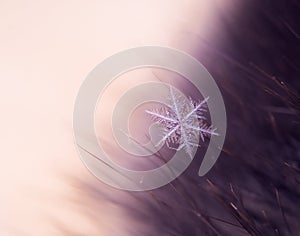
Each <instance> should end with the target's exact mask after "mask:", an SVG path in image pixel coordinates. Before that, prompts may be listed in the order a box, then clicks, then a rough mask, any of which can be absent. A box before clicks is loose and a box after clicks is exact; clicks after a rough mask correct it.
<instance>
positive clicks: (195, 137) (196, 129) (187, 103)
mask: <svg viewBox="0 0 300 236" xmlns="http://www.w3.org/2000/svg"><path fill="white" fill-rule="evenodd" d="M168 99H169V105H164V106H162V107H160V108H158V109H154V110H146V113H148V114H149V115H151V117H152V120H153V121H154V122H155V123H157V124H159V125H160V126H161V128H162V130H163V136H162V139H161V140H160V141H159V142H158V143H157V144H156V146H158V145H160V144H162V143H165V144H166V145H167V147H168V148H170V149H175V150H181V149H183V150H184V151H185V152H186V153H187V154H188V155H189V157H190V158H193V149H194V148H195V147H199V146H200V145H199V139H200V140H201V141H202V142H204V140H205V137H210V136H211V135H218V133H217V132H216V128H213V127H212V126H210V125H209V124H207V122H206V118H205V116H204V114H205V112H206V111H207V110H206V109H205V107H206V102H207V100H208V99H209V98H208V97H207V98H205V99H204V100H202V101H200V102H196V101H194V100H193V99H191V98H189V99H188V100H187V99H186V98H185V97H183V95H181V94H180V93H178V92H177V93H175V91H174V90H173V89H170V94H169V98H168Z"/></svg>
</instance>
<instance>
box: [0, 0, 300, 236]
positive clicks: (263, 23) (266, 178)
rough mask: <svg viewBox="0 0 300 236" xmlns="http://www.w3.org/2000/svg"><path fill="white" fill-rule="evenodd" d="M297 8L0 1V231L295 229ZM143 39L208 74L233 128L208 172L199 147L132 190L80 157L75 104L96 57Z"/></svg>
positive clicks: (128, 235) (90, 234) (189, 233)
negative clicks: (201, 170) (160, 179)
mask: <svg viewBox="0 0 300 236" xmlns="http://www.w3.org/2000/svg"><path fill="white" fill-rule="evenodd" d="M299 15H300V3H299V2H298V1H296V0H288V1H279V0H274V1H268V0H263V1H258V0H253V1H250V0H246V1H237V0H213V1H209V0H202V1H197V0H189V1H179V0H173V1H171V0H165V1H158V0H154V1H144V0H142V1H141V0H140V1H138V0H128V1H121V0H119V1H118V0H112V1H104V0H100V1H93V0H91V1H69V0H68V1H66V0H62V1H36V0H28V1H20V0H19V1H16V0H11V1H0V79H1V86H0V107H1V123H0V130H1V134H0V143H1V151H2V153H1V163H2V165H1V169H0V181H1V190H0V191H1V192H0V200H1V202H0V212H1V214H0V235H5V236H6V235H7V236H15V235H16V236H19V235H24V236H27V235H30V236H31V235H32V236H35V235H44V236H47V235H67V236H69V235H70V236H73V235H74V236H75V235H87V236H94V235H95V236H107V235H120V236H134V235H172V236H175V235H176V236H179V235H180V236H181V235H184V236H193V235H296V236H298V235H300V227H299V225H298V222H299V219H300V213H299V212H300V211H299V210H300V208H299V204H297V203H298V202H299V200H300V198H299V194H300V188H299V184H300V176H299V173H300V149H299V147H300V145H299V144H300V140H299V139H300V137H299V134H300V132H299V124H300V119H299V110H300V99H299V91H300V83H299V81H300V80H299V75H300V72H299V71H300V67H299V61H300V60H299V59H300V58H299V57H300V47H299V40H300V26H299V23H298V22H299V19H298V18H299ZM143 45H159V46H169V47H174V48H177V49H180V50H183V51H185V52H187V53H189V54H191V55H192V56H194V57H196V58H197V59H198V60H199V61H200V62H201V63H203V64H204V65H205V66H206V67H207V68H208V70H209V72H210V73H211V74H212V75H213V77H214V78H215V79H216V82H217V84H218V86H219V87H220V89H221V92H222V94H223V96H224V100H225V105H226V108H227V116H228V134H227V137H226V143H225V146H224V149H223V151H222V155H221V157H220V158H219V160H218V162H217V164H216V166H215V167H214V168H213V169H212V170H211V171H210V172H209V174H208V175H206V176H205V177H202V178H200V177H199V176H198V175H197V171H198V167H199V164H200V163H201V156H202V154H201V150H199V155H198V158H197V156H196V158H195V160H194V162H193V164H192V165H191V166H190V168H189V169H188V170H187V171H186V172H185V174H184V175H182V176H181V177H180V178H179V179H177V180H176V181H174V182H172V183H171V184H169V185H167V186H165V187H163V188H160V189H157V190H154V191H148V192H144V193H129V192H122V191H118V190H115V189H112V188H110V187H108V186H106V185H105V184H103V183H101V182H100V181H98V180H97V179H96V178H95V177H94V176H92V175H91V174H90V173H89V172H88V170H87V169H86V168H85V167H84V165H83V164H82V163H81V161H80V159H79V157H78V154H77V151H76V148H75V145H74V141H73V131H72V112H73V106H74V102H75V98H76V94H77V92H78V89H79V87H80V85H81V83H82V82H83V81H84V79H85V77H86V76H87V74H88V73H89V72H90V71H91V70H92V69H93V68H94V67H95V66H96V65H97V64H98V63H100V62H101V61H102V60H104V59H105V58H106V57H108V56H110V55H112V54H114V53H117V52H119V51H120V50H124V49H127V48H131V47H137V46H143ZM144 79H145V78H144ZM151 79H153V80H155V79H158V78H155V77H153V78H151ZM127 86H130V84H128V85H127ZM122 89H124V87H122ZM120 91H121V87H120ZM115 93H116V94H118V87H116V88H115ZM103 113H105V111H103ZM100 116H101V112H100Z"/></svg>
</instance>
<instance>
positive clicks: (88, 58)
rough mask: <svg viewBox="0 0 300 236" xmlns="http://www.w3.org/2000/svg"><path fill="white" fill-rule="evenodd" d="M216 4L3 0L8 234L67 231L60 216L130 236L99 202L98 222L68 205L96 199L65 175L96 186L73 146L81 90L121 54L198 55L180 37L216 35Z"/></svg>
mask: <svg viewBox="0 0 300 236" xmlns="http://www.w3.org/2000/svg"><path fill="white" fill-rule="evenodd" d="M210 2H211V1H210V0H201V1H199V0H190V1H181V0H164V1H161V0H151V1H149V0H127V1H125V0H111V1H109V0H106V1H103V0H98V1H93V0H90V1H78V0H74V1H71V0H61V1H49V0H48V1H47V0H46V1H38V0H27V1H21V0H19V1H16V0H9V1H3V0H2V1H0V80H1V85H0V109H1V119H0V120H1V122H0V131H1V133H0V143H1V167H0V181H1V182H0V184H1V190H0V191H1V192H0V200H1V201H0V235H3V236H6V235H7V236H14V235H30V236H31V235H32V236H35V235H36V236H40V235H43V236H47V235H51V236H52V235H60V234H59V232H58V229H57V228H56V227H55V226H53V224H52V223H53V222H52V219H55V220H57V221H61V222H62V224H66V226H67V227H70V228H71V229H72V230H74V232H79V235H103V236H106V235H121V236H124V235H129V234H126V233H124V232H123V229H125V228H128V222H126V216H125V212H124V211H123V210H122V209H120V208H119V207H117V206H115V205H112V204H110V203H107V202H105V201H103V202H102V203H101V204H100V206H99V203H98V208H97V211H98V223H97V225H95V224H93V223H92V222H90V221H89V220H88V219H86V218H85V216H84V215H82V214H81V212H80V211H79V207H77V206H76V204H72V202H71V201H70V200H69V198H70V197H76V198H78V199H81V201H82V204H84V203H85V201H88V198H85V197H84V196H82V195H84V193H81V192H80V189H77V187H76V185H75V184H74V185H73V184H72V182H71V181H69V179H68V178H65V177H64V176H65V175H67V176H76V177H77V178H80V179H85V180H86V181H94V177H92V176H91V175H90V174H89V173H88V171H87V170H86V169H85V167H84V166H83V165H82V163H81V161H80V160H79V158H78V156H77V152H76V148H75V147H74V144H73V134H72V110H73V105H74V101H75V97H76V93H77V91H78V89H79V87H80V84H81V83H82V82H83V80H84V78H85V76H86V75H87V73H88V72H89V71H90V70H92V69H93V67H94V66H96V65H97V64H98V63H99V62H101V61H102V60H103V59H105V58H106V57H108V56H110V55H111V54H113V53H116V52H118V51H120V50H123V49H126V48H130V47H136V46H142V45H161V46H173V47H177V48H179V49H182V50H187V51H191V50H192V49H194V48H193V47H194V44H190V43H189V41H188V40H187V41H186V42H183V43H180V44H179V43H176V40H174V39H175V38H176V37H177V36H178V34H180V32H181V30H180V29H183V30H187V31H188V32H196V33H198V34H201V35H207V34H209V28H208V27H206V25H207V23H208V22H211V20H212V19H213V14H214V8H212V7H211V6H210ZM224 4H225V3H222V2H220V3H219V5H221V6H223V5H224ZM96 183H98V182H96ZM99 184H100V183H99ZM103 188H107V187H106V186H103ZM107 189H108V188H107ZM120 196H121V195H120ZM81 197H82V198H81ZM99 201H100V200H99ZM90 204H91V203H90ZM90 210H91V211H93V209H90ZM132 225H133V223H132ZM99 229H100V231H99ZM120 232H123V233H120ZM65 234H66V233H65ZM70 235H75V234H71V233H70Z"/></svg>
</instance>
